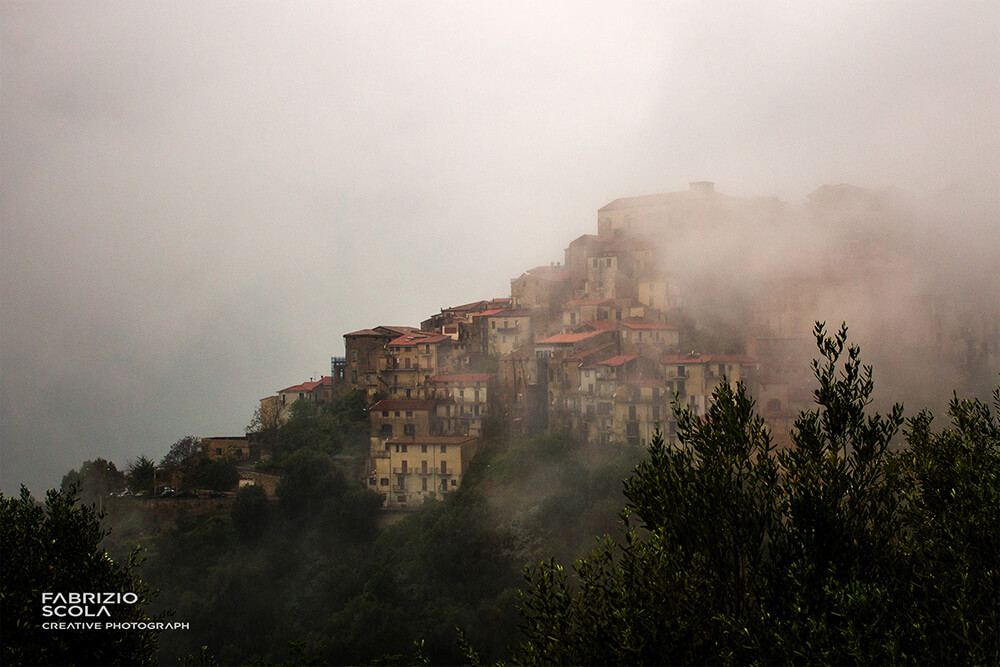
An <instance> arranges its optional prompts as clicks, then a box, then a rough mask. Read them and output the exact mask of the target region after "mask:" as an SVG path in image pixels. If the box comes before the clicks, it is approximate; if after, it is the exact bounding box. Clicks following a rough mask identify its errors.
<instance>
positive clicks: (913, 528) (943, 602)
mask: <svg viewBox="0 0 1000 667" xmlns="http://www.w3.org/2000/svg"><path fill="white" fill-rule="evenodd" d="M948 414H949V415H950V416H951V426H950V427H949V428H946V429H945V430H943V431H941V432H940V433H934V432H933V431H931V428H930V425H931V416H930V414H929V413H927V412H921V413H920V414H918V415H917V416H916V417H914V418H912V419H911V420H910V421H909V423H908V424H907V427H908V428H907V440H908V442H909V443H910V450H909V451H908V452H906V453H905V454H904V457H905V462H906V465H905V470H906V477H905V484H904V489H905V493H904V498H905V501H906V502H905V503H904V509H903V516H904V519H905V522H906V525H907V527H908V529H909V532H908V533H907V534H906V536H905V539H904V541H903V552H904V555H905V557H906V558H905V561H904V562H906V563H907V564H908V566H909V573H910V586H911V588H910V590H909V595H910V599H911V604H912V605H913V606H914V609H915V613H916V614H919V615H920V616H921V617H922V618H924V619H926V621H925V622H924V623H922V624H920V625H918V626H910V627H903V628H901V630H902V631H905V632H906V635H905V636H906V639H907V641H908V642H909V643H910V644H911V645H912V646H913V647H914V648H913V653H914V654H915V655H918V656H920V659H921V660H922V661H924V662H927V663H938V664H945V663H948V662H953V661H954V660H955V657H954V656H955V655H961V656H968V662H970V663H978V664H994V665H995V664H1000V638H998V636H1000V387H998V388H997V389H996V390H995V391H994V393H993V410H992V411H991V410H990V407H989V406H988V405H987V404H985V403H983V402H982V401H980V400H978V399H976V400H959V399H958V397H957V396H956V397H954V398H953V399H952V401H951V404H950V407H949V410H948Z"/></svg>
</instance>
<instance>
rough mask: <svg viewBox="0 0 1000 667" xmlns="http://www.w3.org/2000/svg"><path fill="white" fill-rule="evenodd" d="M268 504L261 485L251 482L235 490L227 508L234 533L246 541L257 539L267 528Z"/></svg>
mask: <svg viewBox="0 0 1000 667" xmlns="http://www.w3.org/2000/svg"><path fill="white" fill-rule="evenodd" d="M270 505H271V503H270V501H269V500H268V499H267V493H266V492H265V491H264V489H263V487H260V486H257V485H255V484H251V485H249V486H244V487H243V488H242V489H240V490H239V491H237V492H236V497H235V498H234V499H233V504H232V505H231V506H230V508H229V517H230V519H231V520H232V522H233V528H235V529H236V533H237V534H238V535H239V536H240V537H241V538H242V539H244V540H245V541H247V542H255V541H257V540H258V539H259V538H260V537H261V536H262V535H263V534H264V531H266V530H267V523H268V519H269V518H270V517H269V515H270V509H271V507H270Z"/></svg>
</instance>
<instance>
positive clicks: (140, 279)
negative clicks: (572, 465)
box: [0, 0, 1000, 496]
mask: <svg viewBox="0 0 1000 667" xmlns="http://www.w3.org/2000/svg"><path fill="white" fill-rule="evenodd" d="M998 45H1000V3H998V2H996V1H995V0H990V1H986V2H960V1H955V2H945V1H941V2H933V3H928V2H917V1H913V0H910V1H907V2H897V1H893V2H873V1H872V0H865V1H864V2H842V1H841V2H829V1H824V2H811V3H810V2H801V1H795V2H710V1H709V2H706V1H705V0H698V1H693V2H669V1H665V0H658V1H655V2H649V3H639V2H625V3H622V2H597V3H593V2H580V1H573V2H565V3H555V2H544V3H540V4H539V3H535V2H532V3H524V4H521V3H512V2H495V3H485V2H389V3H374V2H370V1H367V0H366V1H364V2H357V3H349V2H335V1H324V2H316V3H310V2H303V1H296V2H292V3H284V2H253V1H251V2H247V1H246V0H240V1H239V2H211V1H208V2H205V1H203V0H196V1H190V2H187V1H171V2H166V1H160V2H154V1H143V2H133V1H129V2H102V1H98V0H88V1H87V2H76V1H66V2H41V1H38V0H31V1H27V2H12V1H10V0H2V1H0V49H2V53H0V163H2V164H0V168H2V171H0V178H2V181H0V188H2V192H0V224H2V231H0V242H2V246H0V260H2V264H0V271H2V276H0V318H2V319H0V326H2V328H0V345H2V356H0V446H2V450H0V454H2V458H0V488H2V490H3V492H4V493H7V494H11V493H16V491H17V485H18V483H20V482H25V483H26V484H28V485H29V486H30V487H31V488H32V490H33V491H34V492H35V494H36V496H37V495H41V493H42V492H43V490H44V488H46V487H49V486H53V485H58V483H59V481H60V479H61V477H62V475H63V474H64V473H65V472H66V471H68V470H69V469H70V468H73V467H78V466H79V464H80V463H81V462H82V461H83V460H85V459H92V458H95V457H97V456H104V457H106V458H109V459H111V460H113V461H115V462H116V463H117V464H118V466H119V467H120V468H121V467H124V466H125V465H126V463H127V462H128V460H129V459H133V458H135V457H137V456H139V455H141V454H145V455H147V456H150V457H152V458H154V459H156V460H159V459H160V458H161V457H162V455H163V454H164V453H166V451H167V449H168V448H169V446H170V444H171V443H172V442H174V441H175V440H177V439H178V438H180V437H182V436H184V435H187V434H194V435H229V434H241V433H242V432H243V428H244V426H245V425H246V424H247V423H248V421H249V420H250V417H251V415H252V413H253V411H254V408H255V406H256V404H257V401H258V399H259V398H261V397H263V396H266V395H269V394H272V393H274V392H275V391H276V390H278V389H280V388H283V387H285V386H288V385H291V384H295V383H298V382H300V381H303V380H306V379H308V378H309V377H310V376H318V375H320V374H323V373H328V372H329V360H330V356H331V355H334V354H342V353H343V338H342V335H343V334H344V333H346V332H349V331H353V330H356V329H360V328H366V327H371V326H375V325H378V324H407V325H417V324H419V322H420V320H421V319H424V318H426V317H427V316H429V315H431V314H432V313H435V312H437V311H438V310H439V309H440V308H441V307H444V306H449V305H457V304H460V303H465V302H468V301H473V300H477V299H482V298H489V297H495V296H507V295H509V281H510V279H511V278H514V277H516V276H518V275H519V274H520V273H521V272H522V271H524V270H525V269H528V268H531V267H532V266H536V265H539V264H548V263H550V262H552V261H561V260H562V259H563V255H562V253H563V249H564V248H565V247H566V245H568V243H569V242H570V241H571V240H572V239H574V238H576V237H577V236H579V235H581V234H585V233H595V232H596V209H597V208H599V207H600V206H602V205H604V204H606V203H608V202H609V201H611V200H613V199H615V198H618V197H622V196H630V195H640V194H651V193H656V192H667V191H672V190H682V189H686V188H687V183H688V181H694V180H711V181H715V182H716V188H717V190H719V191H720V192H723V193H726V194H733V195H744V194H752V195H777V196H779V197H781V198H782V199H785V200H787V201H790V202H798V201H801V200H803V199H804V198H805V196H806V195H807V194H808V193H809V192H811V191H812V190H813V189H815V188H816V187H818V186H820V185H822V184H824V183H842V182H848V183H854V184H857V185H861V186H867V187H879V188H881V187H898V188H902V189H904V190H907V191H910V192H917V193H920V192H929V191H934V190H938V189H941V188H946V187H949V186H952V185H955V184H960V185H961V186H962V187H964V188H968V189H969V190H970V191H972V192H975V193H976V196H978V197H980V198H981V199H983V200H984V201H986V202H988V203H989V205H994V204H995V203H996V197H997V192H996V189H997V180H998V174H1000V163H998V159H1000V158H998V156H1000V129H998V118H1000V93H998V87H1000V46H998Z"/></svg>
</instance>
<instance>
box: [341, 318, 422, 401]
mask: <svg viewBox="0 0 1000 667" xmlns="http://www.w3.org/2000/svg"><path fill="white" fill-rule="evenodd" d="M416 331H419V329H417V328H415V327H406V326H386V325H382V326H377V327H375V328H374V329H361V330H360V331H352V332H351V333H346V334H344V351H345V356H344V382H343V385H342V386H344V387H345V391H351V390H360V391H363V392H365V395H366V396H367V398H368V401H369V402H371V401H373V400H375V394H377V393H379V392H384V391H385V388H384V386H383V385H381V384H380V382H379V364H380V362H381V361H382V359H383V357H384V356H385V347H386V345H388V344H389V342H390V341H392V340H395V339H396V338H399V337H400V336H404V335H407V334H411V333H413V332H416Z"/></svg>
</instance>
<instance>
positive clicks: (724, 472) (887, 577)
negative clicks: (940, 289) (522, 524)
mask: <svg viewBox="0 0 1000 667" xmlns="http://www.w3.org/2000/svg"><path fill="white" fill-rule="evenodd" d="M815 333H816V340H817V345H818V347H819V350H820V353H821V355H822V361H818V362H816V363H814V366H813V370H814V373H815V376H816V380H817V383H818V388H817V390H816V391H815V398H816V403H817V407H816V409H815V410H812V411H808V412H804V413H803V414H801V415H800V417H799V419H798V420H797V422H796V425H795V431H794V433H793V440H794V443H795V446H794V447H793V448H791V449H789V450H785V451H781V452H778V453H776V452H774V451H773V448H772V446H771V441H770V436H769V434H768V432H767V430H766V429H765V428H764V426H763V423H762V421H761V420H760V418H759V417H758V416H757V415H756V414H755V412H754V410H753V403H752V401H751V400H750V398H749V397H748V396H747V395H746V393H745V390H744V389H743V387H742V386H739V385H737V386H736V387H735V388H730V386H729V385H728V383H726V382H723V383H722V384H720V386H719V387H718V388H717V390H716V391H715V393H714V394H713V403H712V406H711V408H710V410H709V412H708V414H707V415H706V416H705V417H704V418H702V417H698V416H695V415H693V414H692V413H691V412H690V411H687V410H684V409H680V407H679V406H676V409H677V410H678V425H679V441H680V445H679V446H666V445H664V443H663V440H662V438H661V437H659V436H658V437H657V438H655V439H654V442H653V443H652V444H651V445H650V448H649V454H648V459H647V460H646V461H644V462H642V463H640V464H639V465H638V466H637V467H636V469H635V472H634V473H633V475H632V476H631V477H630V478H629V479H628V480H627V482H626V484H625V496H626V498H627V500H628V504H627V508H626V509H625V510H624V511H623V513H622V519H623V526H624V529H625V535H624V538H623V539H621V540H620V541H615V540H613V539H611V538H607V539H606V540H605V542H604V544H603V545H602V546H601V547H599V548H598V549H596V550H594V551H593V552H592V553H591V554H590V555H589V556H588V557H587V558H584V559H580V560H579V561H577V562H576V564H575V565H574V568H573V573H572V576H570V575H569V574H568V573H567V572H566V571H565V570H564V569H563V568H562V567H561V566H560V565H558V564H557V563H556V562H555V561H554V560H548V561H545V562H542V563H541V564H539V565H538V566H536V567H532V568H529V569H528V570H527V572H526V577H527V583H528V586H527V588H526V589H525V590H524V591H523V592H522V595H521V602H520V609H521V616H522V630H523V632H524V634H525V640H524V641H523V642H522V644H521V645H520V646H518V647H517V648H516V650H515V652H514V659H515V660H516V661H517V662H520V663H530V664H678V663H684V664H688V663H726V664H733V663H736V664H755V663H756V664H759V663H765V664H770V663H812V664H848V663H875V664H885V663H897V662H960V663H990V664H995V663H996V662H997V659H998V657H1000V654H998V643H1000V640H998V638H997V637H998V633H997V628H998V627H1000V626H998V622H997V621H998V617H997V601H998V600H1000V597H998V592H1000V590H998V579H1000V574H998V572H1000V567H998V557H997V554H998V546H1000V534H998V530H1000V529H998V526H1000V521H998V519H1000V517H998V514H997V507H998V500H1000V491H998V486H1000V483H998V470H1000V466H998V457H997V449H998V447H1000V437H998V432H1000V429H998V427H997V421H996V418H995V417H993V415H991V414H990V413H989V410H988V409H987V408H986V407H985V406H984V405H982V404H981V403H979V402H958V401H957V400H956V401H954V402H953V405H952V417H953V420H954V422H955V424H956V426H955V427H954V428H953V429H951V430H949V431H946V432H945V433H943V434H940V435H934V434H931V433H930V431H929V428H928V425H929V417H927V416H926V415H922V416H920V417H918V418H916V419H915V420H912V421H911V424H910V429H909V432H908V436H909V439H910V442H911V446H912V450H911V452H909V453H907V454H904V455H903V456H896V455H894V454H892V452H891V451H890V449H889V445H890V442H891V441H892V439H893V437H894V435H895V434H896V433H897V431H898V429H899V427H900V426H901V424H902V421H903V420H902V409H901V408H900V407H899V406H895V407H893V408H892V409H891V411H890V412H889V414H888V415H879V414H870V413H869V412H868V409H867V407H868V405H869V404H870V402H871V395H872V389H873V383H872V379H871V375H872V374H871V369H870V368H868V367H864V366H862V365H861V363H860V361H859V357H860V353H859V351H858V349H857V348H856V347H853V346H852V347H848V348H846V350H845V346H846V338H847V331H846V327H844V328H841V330H840V331H839V332H838V333H836V334H834V335H833V336H827V334H826V333H825V331H824V329H823V327H822V326H821V325H817V328H816V332H815ZM845 351H846V355H845ZM997 402H998V410H1000V389H998V398H997Z"/></svg>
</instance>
